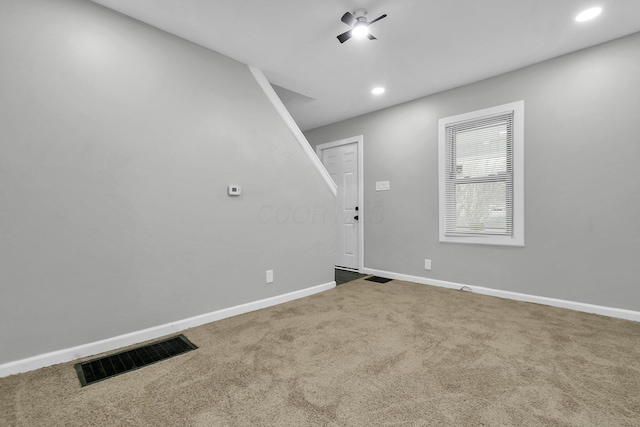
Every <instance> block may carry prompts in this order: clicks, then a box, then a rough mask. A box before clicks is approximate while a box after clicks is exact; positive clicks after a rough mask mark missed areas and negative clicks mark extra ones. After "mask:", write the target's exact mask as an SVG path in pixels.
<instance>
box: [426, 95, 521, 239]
mask: <svg viewBox="0 0 640 427" xmlns="http://www.w3.org/2000/svg"><path fill="white" fill-rule="evenodd" d="M510 111H513V234H512V235H511V236H491V235H476V236H447V235H445V215H446V189H445V186H446V183H445V174H446V160H445V158H446V127H447V125H449V124H451V123H457V122H463V121H466V120H474V119H479V118H482V117H485V116H491V115H496V114H500V113H507V112H510ZM438 190H439V203H440V206H439V216H440V242H448V243H470V244H480V245H500V246H521V247H522V246H524V101H517V102H512V103H509V104H504V105H499V106H497V107H492V108H486V109H483V110H478V111H473V112H470V113H465V114H459V115H457V116H451V117H445V118H442V119H439V120H438Z"/></svg>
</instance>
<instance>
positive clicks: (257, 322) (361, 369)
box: [0, 279, 640, 427]
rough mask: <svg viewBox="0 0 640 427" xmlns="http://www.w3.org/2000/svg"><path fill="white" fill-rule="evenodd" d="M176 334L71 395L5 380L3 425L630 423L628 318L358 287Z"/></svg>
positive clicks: (638, 386)
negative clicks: (155, 357) (151, 361)
mask: <svg viewBox="0 0 640 427" xmlns="http://www.w3.org/2000/svg"><path fill="white" fill-rule="evenodd" d="M184 335H185V336H186V337H187V338H188V339H189V340H190V341H192V342H193V343H194V344H196V345H197V346H199V348H198V349H197V350H195V351H193V352H190V353H186V354H183V355H180V356H176V357H174V358H172V359H168V360H165V361H162V362H159V363H157V364H155V365H150V366H147V367H144V368H142V369H139V370H136V371H132V372H129V373H126V374H123V375H120V376H117V377H114V378H111V379H108V380H105V381H102V382H98V383H95V384H92V385H89V386H87V387H84V388H82V387H81V386H80V383H79V382H78V378H77V376H76V373H75V371H74V368H73V362H71V363H65V364H60V365H56V366H52V367H48V368H43V369H39V370H37V371H33V372H29V373H25V374H19V375H14V376H10V377H7V378H2V379H0V425H2V426H63V425H64V426H100V425H109V426H112V425H118V426H243V427H244V426H367V427H369V426H638V425H640V323H636V322H630V321H625V320H620V319H613V318H607V317H602V316H597V315H591V314H585V313H580V312H575V311H570V310H565V309H560V308H553V307H547V306H542V305H537V304H530V303H522V302H516V301H510V300H504V299H499V298H493V297H488V296H482V295H476V294H473V293H470V292H461V291H455V290H450V289H442V288H435V287H430V286H425V285H418V284H414V283H408V282H402V281H392V282H390V283H386V284H378V283H373V282H368V281H365V280H362V279H360V280H356V281H353V282H349V283H346V284H344V285H341V286H339V287H336V288H335V289H332V290H330V291H327V292H323V293H320V294H316V295H313V296H310V297H306V298H303V299H300V300H296V301H292V302H289V303H286V304H282V305H278V306H275V307H271V308H267V309H263V310H259V311H255V312H252V313H247V314H244V315H240V316H236V317H232V318H229V319H225V320H221V321H218V322H214V323H210V324H207V325H203V326H200V327H197V328H193V329H189V330H187V331H184Z"/></svg>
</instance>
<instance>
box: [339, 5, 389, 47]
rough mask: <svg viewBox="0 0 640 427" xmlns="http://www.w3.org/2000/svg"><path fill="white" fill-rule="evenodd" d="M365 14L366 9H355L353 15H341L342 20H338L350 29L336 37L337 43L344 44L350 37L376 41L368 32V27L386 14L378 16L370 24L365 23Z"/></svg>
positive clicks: (348, 13)
mask: <svg viewBox="0 0 640 427" xmlns="http://www.w3.org/2000/svg"><path fill="white" fill-rule="evenodd" d="M366 14H367V11H366V9H356V10H355V11H354V12H353V14H351V13H350V12H347V13H345V14H344V15H342V18H341V19H340V20H341V21H342V22H344V23H345V24H347V25H349V26H350V27H351V29H350V30H349V31H345V32H344V33H342V34H340V35H339V36H338V41H339V42H340V43H344V42H346V41H347V40H349V39H350V38H351V37H355V38H365V37H367V38H368V39H369V40H377V39H376V38H375V37H373V35H372V34H371V33H370V32H369V25H371V24H373V23H374V22H377V21H379V20H381V19H382V18H384V17H386V16H387V14H386V13H385V14H384V15H382V16H378V17H377V18H376V19H374V20H373V21H371V22H368V21H367V17H366ZM354 15H355V16H354Z"/></svg>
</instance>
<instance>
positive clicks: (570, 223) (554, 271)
mask: <svg viewBox="0 0 640 427" xmlns="http://www.w3.org/2000/svg"><path fill="white" fill-rule="evenodd" d="M392 83H393V82H389V87H388V90H389V91H392V90H393V85H392ZM518 100H524V101H525V204H526V208H525V223H526V226H525V245H526V246H525V247H524V248H507V247H490V246H477V245H462V244H452V243H447V244H445V243H439V242H438V161H437V153H438V150H437V121H438V119H439V118H442V117H447V116H451V115H455V114H460V113H465V112H469V111H474V110H478V109H482V108H486V107H492V106H496V105H500V104H504V103H507V102H512V101H518ZM639 118H640V34H634V35H631V36H629V37H626V38H622V39H619V40H616V41H613V42H610V43H607V44H603V45H600V46H596V47H594V48H591V49H587V50H584V51H580V52H577V53H574V54H571V55H567V56H563V57H560V58H556V59H554V60H550V61H546V62H543V63H540V64H537V65H534V66H530V67H527V68H524V69H521V70H518V71H515V72H511V73H508V74H504V75H501V76H498V77H495V78H491V79H488V80H484V81H480V82H477V83H474V84H471V85H467V86H464V87H460V88H457V89H453V90H450V91H446V92H443V93H439V94H436V95H433V96H429V97H426V98H422V99H418V100H416V101H412V102H409V103H406V104H402V105H399V106H396V107H392V108H389V109H386V110H382V111H378V112H375V113H371V114H368V115H365V116H361V117H357V118H354V119H351V120H347V121H344V122H340V123H337V124H333V125H329V126H325V127H321V128H318V129H313V130H310V131H308V132H306V136H307V138H308V139H309V141H310V143H311V144H312V145H314V146H315V145H317V144H319V143H324V142H328V141H333V140H338V139H342V138H346V137H349V136H353V135H360V134H362V135H364V180H365V182H364V186H365V192H364V197H365V203H364V208H365V214H367V215H366V216H365V221H366V224H365V267H367V268H373V269H380V270H385V271H390V272H394V273H403V274H408V275H413V276H419V277H425V278H432V279H439V280H445V281H451V282H456V283H462V284H469V285H476V286H485V287H489V288H494V289H500V290H508V291H514V292H520V293H526V294H531V295H538V296H546V297H551V298H560V299H565V300H570V301H578V302H584V303H592V304H597V305H603V306H609V307H617V308H625V309H631V310H637V311H640V259H639V256H640V168H639V167H638V162H639V159H640V138H639V136H638V130H637V127H638V119H639ZM381 180H390V181H391V191H389V192H375V182H376V181H381ZM425 258H429V259H431V260H432V261H433V269H432V271H426V270H424V259H425Z"/></svg>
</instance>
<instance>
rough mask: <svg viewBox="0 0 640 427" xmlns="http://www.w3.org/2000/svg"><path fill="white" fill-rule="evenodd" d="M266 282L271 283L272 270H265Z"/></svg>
mask: <svg viewBox="0 0 640 427" xmlns="http://www.w3.org/2000/svg"><path fill="white" fill-rule="evenodd" d="M267 283H273V270H267Z"/></svg>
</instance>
